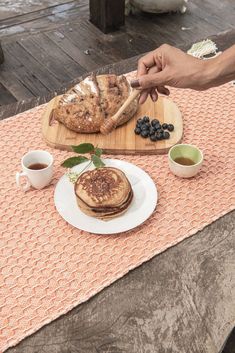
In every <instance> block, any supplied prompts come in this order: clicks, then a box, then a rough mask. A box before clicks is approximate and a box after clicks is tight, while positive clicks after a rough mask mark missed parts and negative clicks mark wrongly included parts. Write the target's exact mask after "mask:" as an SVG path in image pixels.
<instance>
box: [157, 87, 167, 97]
mask: <svg viewBox="0 0 235 353" xmlns="http://www.w3.org/2000/svg"><path fill="white" fill-rule="evenodd" d="M157 90H158V92H159V93H161V94H164V95H166V96H169V95H170V91H169V89H168V88H166V87H165V86H158V87H157Z"/></svg>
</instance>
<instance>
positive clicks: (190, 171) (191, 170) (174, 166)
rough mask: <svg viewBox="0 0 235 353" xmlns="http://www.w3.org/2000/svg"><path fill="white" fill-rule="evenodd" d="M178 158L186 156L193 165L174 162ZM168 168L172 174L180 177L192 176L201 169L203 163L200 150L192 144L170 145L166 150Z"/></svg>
mask: <svg viewBox="0 0 235 353" xmlns="http://www.w3.org/2000/svg"><path fill="white" fill-rule="evenodd" d="M178 158H187V159H190V160H191V161H193V163H194V164H193V165H183V164H180V163H177V162H175V160H176V159H178ZM168 163H169V168H170V170H171V172H172V173H173V174H175V175H176V176H178V177H180V178H192V177H194V176H195V175H196V174H197V173H198V172H199V171H200V169H201V166H202V163H203V153H202V151H201V150H200V149H199V148H198V147H196V146H193V145H186V144H179V145H175V146H173V147H171V149H170V150H169V152H168Z"/></svg>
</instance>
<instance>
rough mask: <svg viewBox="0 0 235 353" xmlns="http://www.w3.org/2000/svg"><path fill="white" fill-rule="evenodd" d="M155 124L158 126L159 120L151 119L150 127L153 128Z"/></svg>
mask: <svg viewBox="0 0 235 353" xmlns="http://www.w3.org/2000/svg"><path fill="white" fill-rule="evenodd" d="M157 124H159V120H157V119H153V120H152V121H151V125H152V126H155V125H157Z"/></svg>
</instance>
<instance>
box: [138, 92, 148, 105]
mask: <svg viewBox="0 0 235 353" xmlns="http://www.w3.org/2000/svg"><path fill="white" fill-rule="evenodd" d="M149 93H150V92H149V90H144V91H142V92H141V93H140V96H139V103H140V104H144V102H145V101H146V100H147V98H148V95H149Z"/></svg>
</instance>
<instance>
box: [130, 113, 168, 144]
mask: <svg viewBox="0 0 235 353" xmlns="http://www.w3.org/2000/svg"><path fill="white" fill-rule="evenodd" d="M167 130H168V131H167ZM134 131H135V134H136V135H140V136H142V137H143V138H147V137H149V138H150V140H151V141H159V140H168V139H169V138H170V133H169V131H170V132H171V131H174V125H173V124H166V123H163V124H161V123H160V122H159V120H157V119H153V120H150V118H149V117H148V116H144V117H143V118H140V119H138V120H137V122H136V127H135V130H134Z"/></svg>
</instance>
